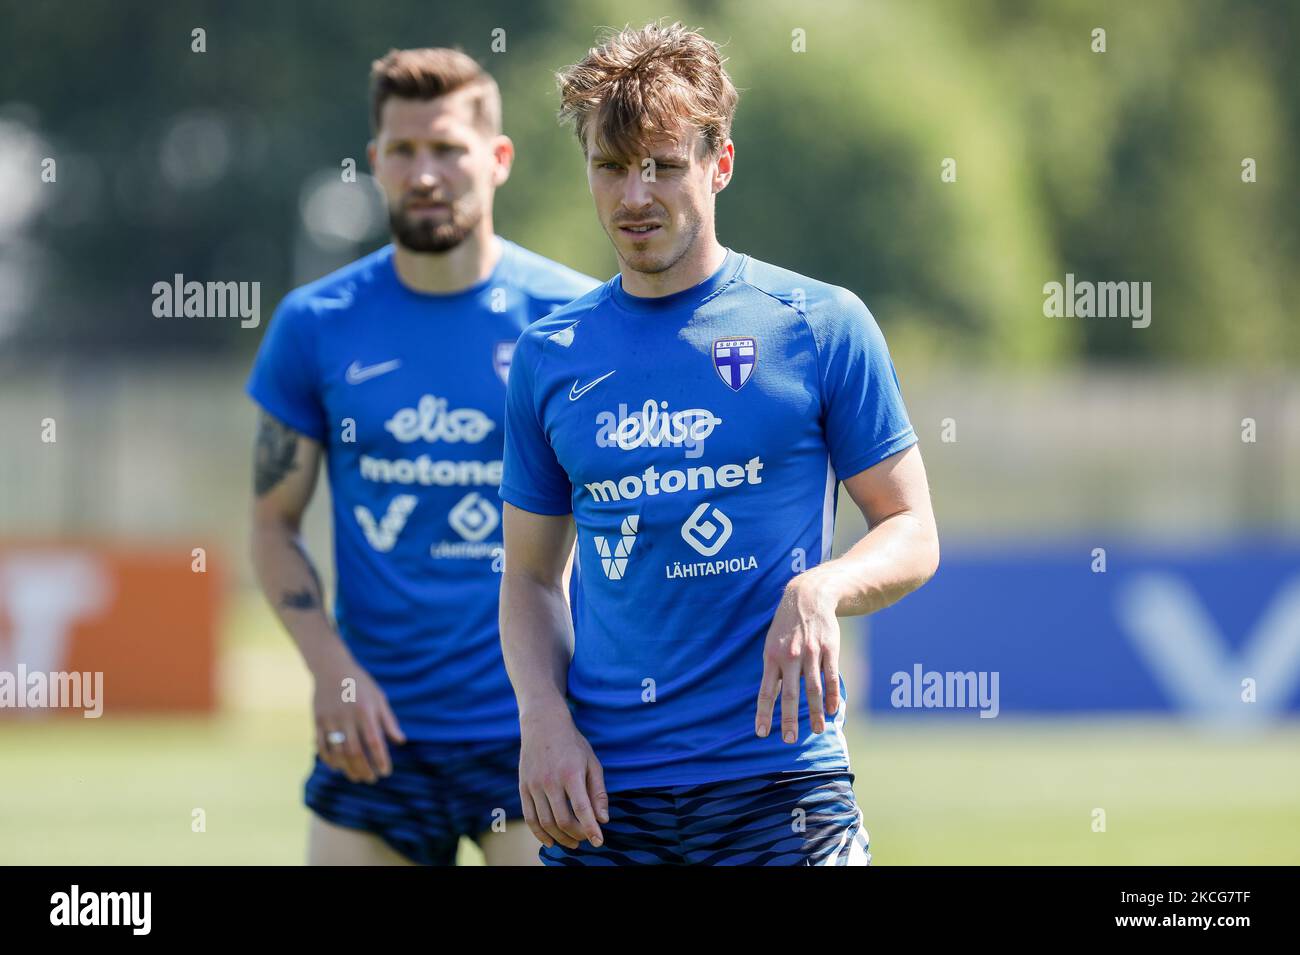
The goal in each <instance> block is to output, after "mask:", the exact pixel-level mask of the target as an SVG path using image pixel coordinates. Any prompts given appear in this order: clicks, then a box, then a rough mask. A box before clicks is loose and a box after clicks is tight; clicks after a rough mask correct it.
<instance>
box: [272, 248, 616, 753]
mask: <svg viewBox="0 0 1300 955" xmlns="http://www.w3.org/2000/svg"><path fill="white" fill-rule="evenodd" d="M497 241H498V242H499V243H500V248H501V255H500V257H499V259H498V262H497V265H496V266H495V268H494V269H493V271H492V274H491V275H490V276H488V278H487V279H485V280H483V281H482V282H479V283H477V284H476V285H474V286H473V287H471V288H468V289H465V290H464V291H461V292H457V293H453V294H447V295H432V294H422V293H419V292H416V291H413V290H411V289H410V288H408V287H406V286H405V285H403V284H402V283H401V281H400V280H399V279H398V277H397V273H396V271H395V269H394V266H393V247H392V246H391V245H388V246H385V247H384V248H382V249H379V250H378V251H376V252H374V253H372V254H371V255H368V256H366V257H364V258H362V259H360V260H358V261H356V262H354V263H352V264H351V265H348V266H346V267H344V268H342V269H340V270H339V271H337V272H334V273H333V274H331V275H328V276H326V277H324V278H322V279H320V280H318V281H316V282H313V283H311V284H309V285H305V286H303V287H301V288H298V289H295V290H294V291H293V292H291V293H290V294H289V295H287V296H286V297H285V299H284V301H283V302H282V303H281V304H280V307H279V308H278V309H277V310H276V313H275V316H274V317H273V318H272V320H271V324H270V328H269V329H268V331H267V333H266V336H265V338H264V340H263V342H262V345H261V348H260V350H259V351H258V354H257V359H256V361H255V363H254V365H253V370H252V374H251V376H250V377H249V380H248V389H247V390H248V393H249V394H250V395H251V396H252V398H253V399H254V400H255V401H256V402H257V403H258V404H259V405H261V406H262V408H264V409H265V410H266V411H267V412H268V413H269V414H271V415H272V416H273V417H275V418H277V419H279V420H280V421H282V422H283V423H285V424H287V425H289V426H290V427H292V428H294V429H295V430H297V431H299V432H301V433H302V434H305V435H307V436H308V437H310V438H313V439H314V440H316V441H318V442H320V443H321V444H322V445H323V446H324V449H325V455H326V468H327V473H328V475H329V484H330V495H331V500H332V507H333V519H334V520H333V523H334V552H335V567H336V570H337V593H336V598H337V599H336V601H335V616H336V619H337V622H338V627H339V632H340V635H341V636H342V637H343V639H344V641H345V643H346V644H347V646H348V648H349V649H350V650H351V652H352V654H353V656H355V657H356V659H357V661H358V662H359V663H360V664H361V665H362V666H363V667H365V668H366V670H367V671H368V672H369V673H370V674H371V676H373V677H374V678H375V680H376V681H377V682H378V683H379V685H380V687H381V688H382V689H383V690H384V692H385V693H386V695H387V696H388V699H389V702H390V703H391V705H392V707H393V710H394V713H395V715H396V716H397V718H398V721H399V722H400V723H401V726H402V729H403V730H404V731H405V733H406V735H407V736H408V737H409V738H411V739H421V740H429V741H438V742H452V741H467V742H470V741H485V740H493V739H508V738H510V737H514V736H517V735H518V733H519V723H518V719H519V718H518V712H517V709H516V707H515V700H514V693H513V692H512V690H511V687H510V681H509V679H508V678H507V676H506V672H505V664H504V662H503V660H502V657H501V645H500V636H499V632H498V629H497V606H498V597H499V593H500V585H501V575H500V570H501V547H502V542H501V514H500V504H499V502H498V500H497V485H498V483H499V482H500V480H501V469H502V449H503V441H504V437H503V432H504V410H505V394H506V380H507V376H508V373H509V371H510V368H511V364H512V356H513V353H514V348H515V343H516V341H517V339H518V337H519V334H520V332H521V331H522V330H523V329H524V328H525V327H526V326H527V325H528V324H529V323H531V322H534V321H536V320H537V319H539V318H541V317H542V316H544V315H546V314H548V313H549V312H551V311H553V310H554V309H556V308H558V307H560V306H562V305H564V304H565V303H566V302H569V301H570V300H572V299H573V298H575V297H577V296H579V295H582V294H583V293H584V292H586V291H588V290H590V289H591V288H592V287H593V286H597V285H598V284H599V283H597V281H596V280H595V279H592V278H590V277H588V276H585V275H581V274H579V273H577V272H574V271H572V270H571V269H568V268H565V267H564V266H562V265H559V264H557V263H555V262H552V261H550V260H548V259H545V258H543V257H541V256H539V255H536V254H534V253H532V252H529V251H528V250H526V249H523V248H521V247H519V246H518V245H515V244H514V243H512V242H509V241H506V240H505V239H500V238H498V240H497Z"/></svg>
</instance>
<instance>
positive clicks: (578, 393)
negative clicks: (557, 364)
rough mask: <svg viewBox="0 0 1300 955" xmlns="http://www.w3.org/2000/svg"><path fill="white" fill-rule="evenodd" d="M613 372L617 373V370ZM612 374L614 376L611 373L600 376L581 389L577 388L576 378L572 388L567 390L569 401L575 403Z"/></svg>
mask: <svg viewBox="0 0 1300 955" xmlns="http://www.w3.org/2000/svg"><path fill="white" fill-rule="evenodd" d="M614 371H618V369H617V368H615V369H614ZM612 374H614V372H613V371H611V372H607V373H606V374H603V375H601V376H600V377H599V378H597V379H596V380H595V381H591V382H588V383H587V384H585V385H583V386H582V387H581V388H579V387H578V379H576V378H575V379H573V387H571V388H570V389H569V400H570V401H577V400H578V399H579V398H581V397H582V396H583V395H585V394H586V393H587V392H589V391H591V389H592V388H595V387H596V386H597V385H598V384H600V383H601V382H602V381H604V380H605V379H606V378H608V377H609V376H610V375H612Z"/></svg>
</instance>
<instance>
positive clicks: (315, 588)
mask: <svg viewBox="0 0 1300 955" xmlns="http://www.w3.org/2000/svg"><path fill="white" fill-rule="evenodd" d="M293 547H294V550H296V551H297V552H298V555H299V556H300V557H302V562H303V563H304V564H306V565H307V572H308V573H309V574H311V582H312V586H311V587H303V588H302V589H301V590H286V591H285V592H284V593H283V594H282V595H281V596H280V606H282V607H288V608H289V609H290V610H319V609H320V606H321V594H322V593H324V590H323V588H322V587H321V585H320V574H318V573H316V565H315V564H313V563H312V562H311V557H310V556H308V554H307V548H305V547H303V546H302V539H301V538H298V537H295V538H294V539H293Z"/></svg>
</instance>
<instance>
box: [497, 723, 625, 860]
mask: <svg viewBox="0 0 1300 955" xmlns="http://www.w3.org/2000/svg"><path fill="white" fill-rule="evenodd" d="M520 730H521V734H522V741H521V749H520V753H519V796H520V799H521V800H522V802H523V804H524V820H525V821H526V822H527V823H528V828H529V829H531V830H532V831H533V835H535V836H536V837H537V839H538V841H539V842H541V843H542V845H544V846H546V847H547V848H548V849H549V848H550V847H551V846H552V845H554V844H555V843H556V842H558V843H559V844H560V845H562V846H564V847H565V848H566V849H576V848H578V843H580V842H581V841H582V840H584V839H586V840H588V841H589V842H590V843H591V844H592V845H593V846H596V847H599V846H601V845H602V844H603V843H604V841H605V839H604V835H603V833H601V831H600V825H599V823H601V822H609V796H608V795H606V793H605V773H604V770H602V769H601V767H600V761H599V760H598V759H596V754H595V753H594V752H593V751H592V749H591V744H590V743H588V742H587V740H586V737H584V736H583V735H582V734H581V733H579V732H578V728H577V727H576V726H574V725H573V718H572V717H571V716H570V715H569V711H568V709H567V708H556V709H555V710H554V711H552V712H550V713H547V714H545V715H542V716H537V717H526V718H524V719H522V720H520Z"/></svg>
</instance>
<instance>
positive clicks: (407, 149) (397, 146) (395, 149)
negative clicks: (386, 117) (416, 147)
mask: <svg viewBox="0 0 1300 955" xmlns="http://www.w3.org/2000/svg"><path fill="white" fill-rule="evenodd" d="M388 151H389V152H390V153H400V154H401V155H403V156H409V155H410V154H411V144H410V143H394V144H393V145H392V146H391V147H390V148H389V150H388Z"/></svg>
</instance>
